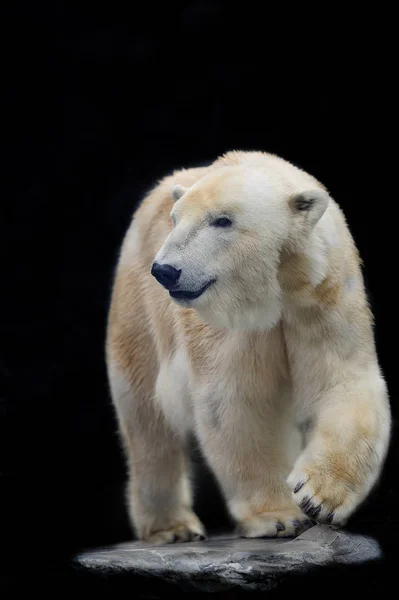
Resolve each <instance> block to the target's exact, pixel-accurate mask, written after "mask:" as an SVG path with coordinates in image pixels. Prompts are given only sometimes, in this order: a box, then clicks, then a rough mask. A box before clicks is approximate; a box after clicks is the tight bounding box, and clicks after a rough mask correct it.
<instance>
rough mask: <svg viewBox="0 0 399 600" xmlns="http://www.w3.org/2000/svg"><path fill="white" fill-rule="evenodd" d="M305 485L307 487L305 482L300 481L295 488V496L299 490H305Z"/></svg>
mask: <svg viewBox="0 0 399 600" xmlns="http://www.w3.org/2000/svg"><path fill="white" fill-rule="evenodd" d="M304 485H305V482H304V481H300V482H299V483H297V484H296V486H295V487H294V494H297V493H298V492H299V490H301V489H302V488H303V486H304Z"/></svg>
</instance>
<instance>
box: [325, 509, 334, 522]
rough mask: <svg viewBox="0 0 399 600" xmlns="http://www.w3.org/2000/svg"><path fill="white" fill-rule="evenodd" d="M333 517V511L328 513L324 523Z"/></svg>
mask: <svg viewBox="0 0 399 600" xmlns="http://www.w3.org/2000/svg"><path fill="white" fill-rule="evenodd" d="M333 518H334V511H332V512H330V513H328V515H327V517H326V523H331V522H332V520H333Z"/></svg>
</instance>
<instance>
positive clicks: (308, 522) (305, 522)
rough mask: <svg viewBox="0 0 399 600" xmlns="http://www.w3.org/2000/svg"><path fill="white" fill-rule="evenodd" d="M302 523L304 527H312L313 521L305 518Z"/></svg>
mask: <svg viewBox="0 0 399 600" xmlns="http://www.w3.org/2000/svg"><path fill="white" fill-rule="evenodd" d="M303 524H304V526H305V527H313V525H314V521H311V520H310V519H306V521H304V522H303Z"/></svg>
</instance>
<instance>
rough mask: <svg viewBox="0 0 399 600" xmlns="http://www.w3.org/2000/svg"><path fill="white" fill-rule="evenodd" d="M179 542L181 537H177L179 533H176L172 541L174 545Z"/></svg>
mask: <svg viewBox="0 0 399 600" xmlns="http://www.w3.org/2000/svg"><path fill="white" fill-rule="evenodd" d="M178 540H179V536H178V535H177V533H174V534H173V539H172V542H173V543H175V542H177V541H178Z"/></svg>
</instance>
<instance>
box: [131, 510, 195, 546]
mask: <svg viewBox="0 0 399 600" xmlns="http://www.w3.org/2000/svg"><path fill="white" fill-rule="evenodd" d="M205 538H206V534H205V529H204V526H203V525H202V523H201V521H200V520H199V519H198V518H197V517H196V515H195V514H194V513H192V515H190V516H189V517H188V518H187V519H184V520H183V521H181V522H180V521H179V522H176V523H174V524H173V525H170V524H168V525H167V526H166V527H165V529H163V528H159V529H157V530H156V531H151V533H149V534H148V535H146V536H143V540H144V541H146V542H149V543H151V544H154V545H161V544H173V543H176V542H198V541H201V540H205Z"/></svg>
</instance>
